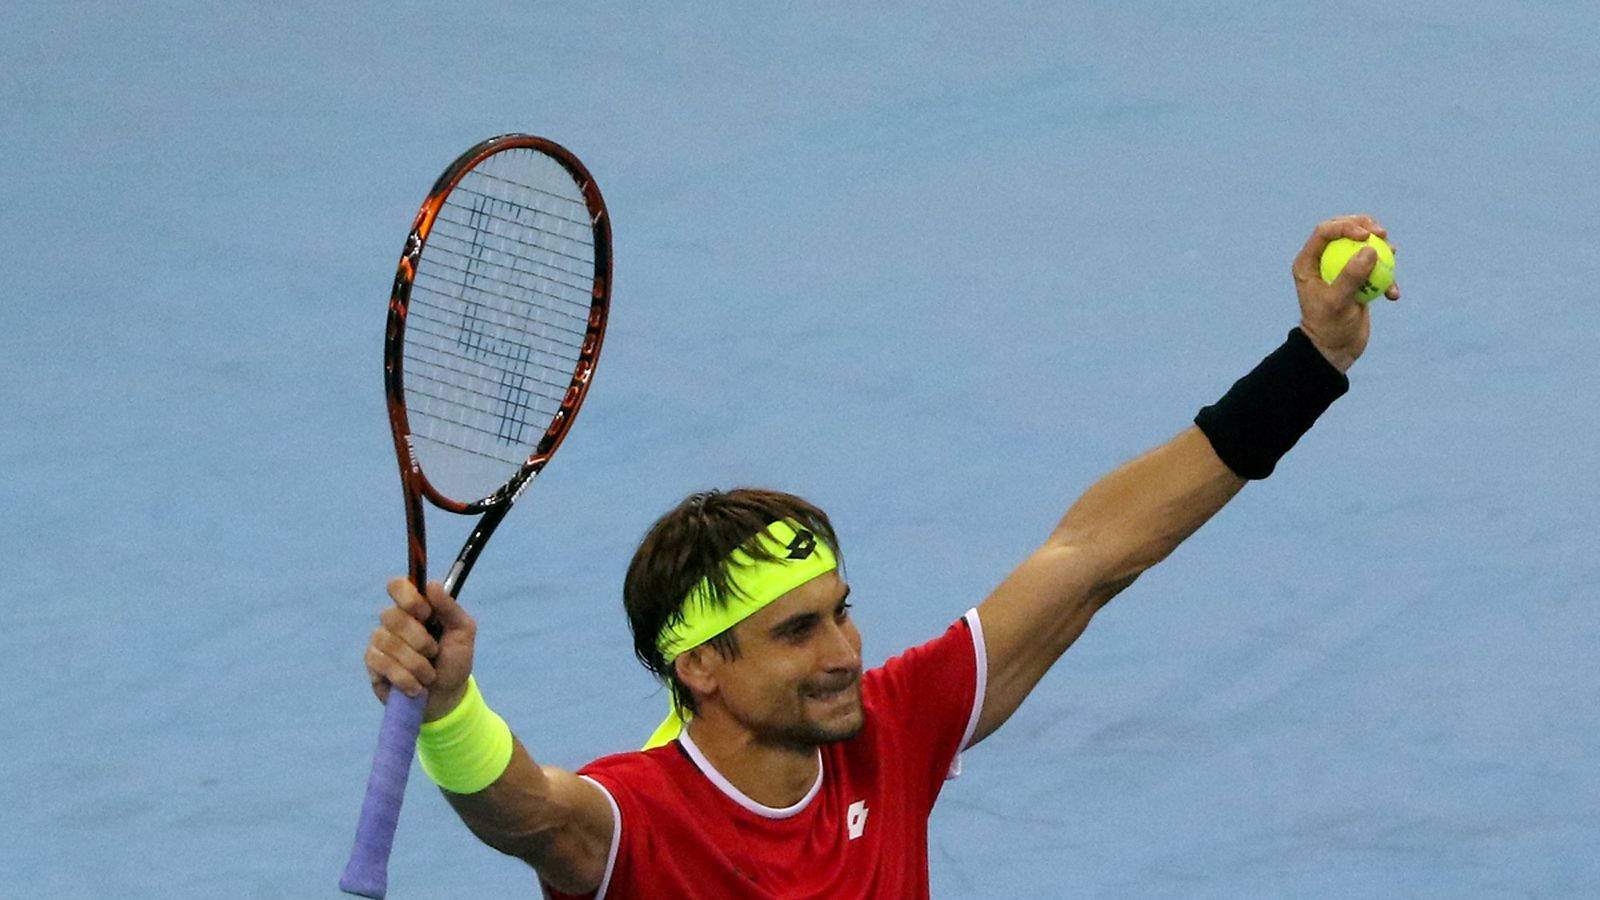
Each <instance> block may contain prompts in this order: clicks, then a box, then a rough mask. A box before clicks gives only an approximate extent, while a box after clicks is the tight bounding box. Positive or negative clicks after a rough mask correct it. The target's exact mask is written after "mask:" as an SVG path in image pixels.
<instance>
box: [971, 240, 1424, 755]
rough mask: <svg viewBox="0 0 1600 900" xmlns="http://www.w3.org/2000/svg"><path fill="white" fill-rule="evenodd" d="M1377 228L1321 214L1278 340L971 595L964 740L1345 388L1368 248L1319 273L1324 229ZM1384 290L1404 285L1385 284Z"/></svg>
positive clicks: (1362, 320) (1363, 328)
mask: <svg viewBox="0 0 1600 900" xmlns="http://www.w3.org/2000/svg"><path fill="white" fill-rule="evenodd" d="M1369 233H1370V234H1377V235H1379V236H1380V237H1383V236H1386V233H1385V231H1384V229H1383V227H1382V226H1381V225H1379V224H1378V223H1377V222H1376V221H1374V220H1373V219H1371V218H1370V217H1367V216H1346V217H1341V218H1337V219H1330V220H1328V221H1326V222H1322V223H1321V224H1319V225H1317V227H1316V229H1315V230H1313V232H1312V234H1311V237H1310V239H1308V240H1307V241H1306V243H1305V246H1304V247H1302V248H1301V250H1300V253H1299V254H1298V255H1297V256H1296V257H1295V260H1294V263H1293V265H1292V273H1293V275H1294V281H1295V288H1296V291H1297V293H1298V294H1299V299H1300V327H1299V328H1298V329H1297V330H1296V331H1295V332H1293V333H1291V335H1290V338H1289V340H1288V341H1287V342H1286V343H1285V344H1284V346H1283V347H1281V348H1279V349H1278V350H1277V351H1275V352H1274V353H1273V354H1272V355H1270V356H1268V357H1267V359H1266V360H1264V361H1263V362H1262V364H1261V365H1260V366H1258V367H1257V368H1256V369H1255V370H1254V371H1253V372H1251V373H1250V374H1249V375H1247V376H1246V377H1245V378H1243V379H1240V381H1239V382H1238V383H1237V384H1235V385H1234V387H1233V389H1232V390H1230V391H1229V392H1228V393H1227V395H1225V396H1224V397H1223V399H1222V400H1220V401H1218V402H1217V403H1216V404H1214V405H1213V406H1210V407H1207V408H1206V409H1205V410H1203V411H1202V412H1201V414H1200V416H1198V417H1196V423H1197V424H1196V426H1194V427H1190V428H1187V429H1185V430H1184V431H1182V432H1181V433H1179V434H1178V435H1177V436H1176V437H1174V438H1173V439H1172V440H1170V441H1168V442H1167V443H1165V444H1162V445H1161V446H1159V447H1157V448H1155V449H1154V450H1151V451H1149V452H1148V453H1145V454H1144V455H1142V456H1139V457H1137V458H1135V459H1133V460H1131V461H1129V462H1127V463H1124V464H1123V465H1121V466H1119V467H1118V468H1117V469H1116V470H1114V471H1112V472H1111V473H1110V474H1109V475H1106V476H1105V477H1103V478H1101V479H1100V480H1099V481H1098V482H1096V483H1095V484H1094V485H1093V486H1092V487H1090V488H1089V490H1088V491H1086V492H1085V493H1084V494H1083V496H1081V497H1079V498H1078V500H1077V502H1075V503H1073V504H1072V506H1071V508H1069V509H1068V510H1067V513H1066V515H1065V516H1064V517H1062V519H1061V521H1060V523H1059V524H1057V525H1056V527H1055V530H1054V531H1053V532H1051V534H1050V536H1049V538H1048V539H1047V540H1046V541H1045V543H1044V545H1043V546H1041V547H1040V548H1039V549H1038V550H1036V551H1035V552H1034V553H1033V554H1032V555H1031V556H1029V557H1028V558H1027V559H1026V560H1024V561H1023V563H1022V565H1021V566H1019V567H1018V568H1017V569H1016V571H1014V572H1012V573H1011V574H1010V575H1009V576H1008V577H1007V578H1006V579H1005V580H1004V581H1003V582H1001V584H1000V586H999V587H997V588H996V589H995V590H994V592H993V593H992V594H990V595H989V597H988V599H986V600H985V601H984V602H983V604H982V605H981V606H979V607H978V617H979V619H980V620H981V622H982V623H983V633H984V643H985V647H986V649H987V652H988V687H987V690H986V693H985V694H984V699H983V710H982V712H981V713H980V714H979V718H978V726H977V728H976V730H975V731H974V734H973V739H972V743H977V742H978V741H980V740H982V739H983V738H985V737H987V736H988V735H989V734H991V733H992V732H993V731H994V730H995V729H996V728H999V727H1000V725H1001V724H1003V723H1004V722H1005V721H1006V720H1007V719H1008V718H1010V716H1011V714H1012V713H1013V712H1015V711H1016V709H1017V707H1018V706H1019V705H1021V703H1022V701H1023V699H1024V698H1026V697H1027V695H1028V693H1029V692H1030V691H1032V690H1033V687H1034V685H1036V684H1038V682H1039V679H1040V678H1042V677H1044V673H1045V672H1046V671H1048V670H1049V668H1050V666H1051V665H1053V664H1054V663H1055V661H1056V660H1057V659H1059V658H1060V656H1061V654H1062V653H1064V652H1066V650H1067V648H1068V647H1070V646H1072V643H1073V641H1075V640H1077V638H1078V635H1080V634H1082V633H1083V630H1084V628H1085V627H1087V626H1088V624H1089V619H1090V618H1091V617H1093V616H1094V614H1095V612H1097V611H1098V610H1099V609H1100V608H1101V607H1102V606H1104V605H1105V604H1106V603H1107V602H1108V601H1110V600H1111V598H1112V597H1115V596H1116V595H1117V594H1118V593H1120V592H1121V591H1122V590H1123V589H1124V588H1126V587H1127V586H1128V585H1130V584H1132V583H1133V582H1134V580H1135V579H1136V578H1138V577H1139V575H1140V574H1141V573H1143V572H1144V571H1145V570H1146V569H1148V568H1150V567H1151V566H1153V565H1155V564H1156V563H1158V562H1160V561H1161V560H1163V559H1165V558H1166V557H1167V556H1168V554H1170V553H1171V552H1172V551H1173V550H1174V549H1176V548H1177V546H1178V545H1179V544H1180V543H1182V542H1183V541H1184V539H1185V538H1187V537H1188V536H1189V535H1191V534H1193V533H1194V532H1195V531H1196V530H1197V529H1198V528H1199V527H1200V526H1201V525H1203V524H1205V522H1206V520H1208V519H1210V518H1211V517H1212V516H1213V515H1215V514H1216V512H1217V511H1218V510H1220V509H1221V508H1222V507H1223V505H1225V504H1226V503H1227V502H1228V501H1229V500H1230V499H1232V498H1233V496H1234V495H1235V494H1237V493H1238V492H1239V489H1240V488H1242V487H1243V486H1244V484H1245V481H1246V479H1247V478H1262V477H1265V476H1266V475H1267V474H1269V473H1270V472H1271V470H1272V466H1273V464H1274V463H1275V462H1276V460H1277V458H1278V457H1279V456H1281V455H1282V454H1283V453H1284V452H1286V451H1287V450H1288V449H1289V447H1290V446H1291V445H1293V443H1294V441H1295V440H1296V439H1297V438H1298V437H1299V436H1300V434H1302V433H1303V432H1304V431H1305V429H1307V428H1309V427H1310V425H1311V423H1312V421H1314V420H1315V419H1316V416H1317V414H1319V413H1320V412H1321V411H1322V410H1323V409H1325V408H1326V407H1327V405H1328V404H1329V403H1331V402H1332V400H1333V399H1334V398H1335V397H1337V396H1338V395H1339V394H1340V393H1342V392H1343V389H1344V385H1345V381H1344V374H1343V373H1344V372H1345V371H1347V370H1348V369H1349V368H1350V365H1351V364H1352V363H1354V362H1355V360H1356V358H1357V357H1359V356H1360V355H1361V353H1362V351H1363V350H1364V349H1365V348H1366V344H1367V337H1368V334H1369V332H1370V319H1369V316H1368V310H1367V307H1366V306H1365V305H1364V304H1361V303H1358V302H1356V299H1355V297H1356V293H1357V292H1358V291H1359V290H1360V288H1361V286H1362V284H1363V283H1364V282H1365V281H1366V279H1367V276H1368V275H1370V274H1371V272H1372V267H1373V265H1374V263H1375V262H1376V255H1375V254H1374V252H1373V251H1372V250H1370V249H1365V250H1362V251H1361V252H1360V253H1359V254H1357V255H1356V257H1355V258H1354V259H1353V260H1352V261H1351V262H1350V263H1349V264H1348V265H1347V266H1346V268H1345V270H1344V273H1343V274H1342V275H1340V277H1339V278H1338V279H1337V280H1335V281H1334V283H1333V284H1331V285H1330V284H1326V283H1324V282H1323V281H1322V278H1321V276H1320V273H1319V271H1318V269H1319V261H1320V259H1321V257H1322V250H1323V248H1324V247H1326V246H1327V244H1328V242H1329V241H1331V240H1333V239H1335V238H1339V237H1349V238H1354V239H1356V240H1364V239H1365V238H1366V237H1367V235H1368V234H1369ZM1388 297H1389V299H1391V300H1398V299H1399V297H1400V291H1399V289H1398V288H1397V287H1391V288H1390V289H1389V291H1388Z"/></svg>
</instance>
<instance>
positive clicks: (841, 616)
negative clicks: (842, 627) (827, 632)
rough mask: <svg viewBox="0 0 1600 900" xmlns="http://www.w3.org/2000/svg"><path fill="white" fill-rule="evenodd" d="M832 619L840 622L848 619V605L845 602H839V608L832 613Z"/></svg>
mask: <svg viewBox="0 0 1600 900" xmlns="http://www.w3.org/2000/svg"><path fill="white" fill-rule="evenodd" d="M833 617H834V618H835V619H837V620H839V621H840V622H843V621H844V620H845V619H848V618H850V604H849V603H846V602H841V603H840V604H839V608H838V609H836V610H834V611H833Z"/></svg>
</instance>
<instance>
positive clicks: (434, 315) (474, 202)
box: [339, 134, 611, 897]
mask: <svg viewBox="0 0 1600 900" xmlns="http://www.w3.org/2000/svg"><path fill="white" fill-rule="evenodd" d="M610 300H611V220H610V217H609V216H608V215H607V214H606V207H605V202H604V201H603V200H602V199H601V197H600V190H599V188H597V187H596V186H595V183H594V179H593V178H591V177H590V175H589V172H588V170H587V169H585V168H584V167H583V164H582V163H580V162H579V161H578V159H577V157H575V156H573V155H572V154H571V153H569V152H568V151H567V150H566V149H564V148H562V147H561V146H559V145H557V144H555V143H552V142H551V141H547V140H544V139H543V138H537V137H533V136H531V135H526V134H506V135H501V136H499V137H494V138H490V139H489V140H486V141H484V142H482V143H480V144H478V145H477V146H475V147H473V148H472V149H470V150H468V151H467V152H466V153H463V154H462V155H461V156H460V157H459V158H458V159H456V161H455V162H453V163H451V164H450V167H449V168H447V169H445V171H444V174H443V175H440V176H439V180H438V181H437V182H435V183H434V185H433V190H432V191H430V192H429V194H428V199H426V200H425V201H423V203H422V209H421V210H419V211H418V212H417V218H416V221H415V222H413V223H412V225H411V233H410V235H409V236H408V237H407V238H406V244H405V251H404V253H402V255H401V256H400V265H399V267H398V268H397V269H396V271H395V276H394V286H393V289H392V291H391V293H390V295H389V319H388V330H387V333H386V336H385V340H384V347H383V371H384V392H385V393H386V394H387V395H388V405H389V424H390V427H391V429H392V431H393V432H394V449H395V453H396V454H397V455H398V457H399V460H400V481H401V484H402V485H403V487H404V490H405V506H406V530H407V532H408V536H409V538H410V540H409V551H410V576H411V581H412V582H413V583H415V584H416V586H417V589H418V590H421V589H422V587H423V585H424V584H425V583H426V580H427V549H426V548H427V542H426V540H425V538H424V529H423V516H422V500H423V498H427V499H428V501H429V502H431V503H433V505H435V506H437V507H439V508H440V509H444V510H448V511H450V512H453V513H460V514H462V515H481V518H480V519H479V520H478V523H477V525H476V527H474V528H473V530H472V534H471V535H470V536H469V537H468V538H467V541H466V544H465V545H464V546H462V548H461V552H460V553H459V554H458V555H457V556H456V561H455V563H454V564H453V565H451V566H450V569H449V571H448V572H447V574H446V575H445V578H444V588H445V590H447V591H449V592H450V594H451V596H456V595H457V594H458V593H459V592H460V590H461V586H462V584H463V583H464V582H465V581H466V580H467V573H469V572H470V571H472V564H473V563H474V562H475V561H476V560H477V558H478V554H479V553H480V552H482V550H483V547H484V544H485V543H486V542H487V541H488V540H489V536H490V535H491V534H493V533H494V530H495V527H496V526H498V525H499V524H500V521H501V520H502V519H504V518H505V515H506V512H507V511H509V510H510V509H511V505H512V504H513V503H515V502H516V500H517V498H518V497H520V496H521V495H522V492H523V491H524V490H526V489H527V487H528V485H529V484H531V483H532V482H533V479H534V476H536V475H538V474H539V472H540V471H541V470H542V469H543V468H544V466H545V464H546V463H547V462H549V461H550V457H551V455H552V454H554V453H555V452H556V448H557V447H558V446H560V444H561V441H562V439H563V438H564V437H566V434H567V431H568V429H570V428H571V427H572V421H573V419H574V418H575V417H576V416H577V414H578V407H579V406H581V405H582V403H583V398H584V395H585V394H586V393H587V392H588V390H589V382H590V379H591V378H592V377H593V375H594V367H595V361H596V359H597V358H598V357H599V354H600V344H601V341H602V340H603V338H604V337H605V330H606V312H607V310H608V307H609V306H610ZM429 629H430V630H431V631H434V632H435V636H437V629H438V623H437V622H430V623H429ZM426 701H427V695H426V694H423V695H422V696H420V697H416V698H412V697H407V696H406V695H404V694H402V693H401V692H400V691H391V692H390V693H389V700H388V702H387V704H386V705H385V707H384V713H383V726H382V728H381V729H380V731H379V733H378V750H377V753H376V755H375V756H374V758H373V760H372V775H371V777H370V778H369V779H368V781H367V794H366V799H365V800H364V801H363V802H362V805H361V821H360V824H359V825H358V826H357V828H356V840H355V847H354V849H353V850H352V851H351V853H350V861H349V863H348V864H347V865H346V867H345V870H344V876H343V877H342V878H341V879H340V880H339V887H340V888H341V889H343V890H345V891H347V892H349V893H352V894H359V895H361V896H363V897H382V896H383V895H384V892H385V891H386V890H387V887H388V861H389V851H390V849H391V848H392V846H393V843H394V833H395V824H396V822H397V821H398V820H399V817H400V804H401V801H402V800H403V799H404V796H405V787H406V778H407V776H408V775H409V774H410V771H411V757H412V756H413V754H414V752H415V749H416V740H417V732H418V730H419V729H420V727H421V724H422V710H423V705H424V704H425V703H426Z"/></svg>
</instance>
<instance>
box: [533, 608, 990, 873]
mask: <svg viewBox="0 0 1600 900" xmlns="http://www.w3.org/2000/svg"><path fill="white" fill-rule="evenodd" d="M985 662H986V660H985V656H984V647H983V631H982V628H981V627H980V625H979V622H978V614H977V611H976V610H973V611H971V612H968V613H967V614H966V616H965V617H963V618H962V619H960V620H958V621H957V622H956V623H955V624H953V625H951V626H950V628H949V629H948V630H947V631H946V632H945V633H944V634H943V635H941V636H940V637H937V638H935V639H934V640H932V641H929V642H928V643H926V644H923V645H922V646H920V647H913V648H911V649H910V650H907V651H906V652H904V653H902V654H900V655H899V656H897V657H895V658H893V659H891V660H889V661H888V662H886V663H884V664H883V666H881V667H880V668H877V669H872V670H870V671H868V672H866V673H864V674H863V675H862V678H861V700H862V704H863V706H864V707H865V710H866V723H865V725H864V726H863V727H862V729H861V733H860V734H858V735H856V736H855V737H853V738H851V739H850V740H848V741H841V742H839V743H834V744H827V745H824V746H823V747H821V748H820V749H819V751H818V752H819V755H820V756H821V761H822V766H821V774H820V775H819V776H818V778H817V782H816V784H815V785H813V786H812V788H811V790H810V791H809V792H808V793H807V794H806V796H805V797H804V799H802V800H801V801H800V802H799V803H796V804H795V805H794V806H791V807H789V808H787V809H773V808H771V807H766V806H762V805H761V804H759V803H756V802H755V801H754V800H751V799H750V798H749V797H746V796H745V795H744V794H743V793H741V792H740V791H739V789H738V788H735V787H734V786H733V785H732V784H731V783H729V782H728V780H727V779H726V778H723V777H722V775H721V774H720V773H718V772H717V770H716V769H715V768H713V767H712V766H711V764H710V763H709V762H708V761H707V760H706V758H705V756H704V754H702V753H701V752H700V750H699V748H698V747H696V746H695V745H694V742H693V741H692V740H691V739H690V738H689V735H688V733H687V732H685V733H684V734H683V735H682V736H680V737H679V738H678V739H677V740H676V741H673V742H672V743H670V744H667V745H665V746H662V747H656V748H655V749H653V750H645V751H636V752H633V753H621V754H617V755H615V756H607V757H604V758H602V759H598V760H595V761H594V762H592V763H590V764H589V765H587V766H584V767H583V768H582V769H580V770H579V771H578V774H579V775H582V776H584V777H585V778H588V779H589V780H590V781H592V782H594V783H595V784H596V785H598V786H599V787H600V789H601V790H602V791H604V792H605V794H606V796H607V797H608V798H609V799H610V801H611V808H612V812H613V815H614V821H615V823H616V824H615V831H614V832H613V833H612V837H611V856H610V860H609V861H608V862H607V864H606V874H605V879H604V881H602V882H601V884H600V889H599V890H598V891H596V892H595V893H594V894H590V895H587V896H591V897H596V898H606V900H632V898H651V900H673V898H690V897H693V898H735V897H737V898H778V897H782V898H803V897H814V898H828V900H848V898H869V897H875V898H895V900H900V898H919V897H921V898H925V897H927V896H928V814H929V813H930V812H931V811H932V810H933V803H934V800H935V799H937V798H938V796H939V789H940V788H941V787H942V786H943V785H944V782H945V780H946V779H947V778H953V777H955V775H956V774H958V773H959V770H960V760H959V758H958V754H959V753H960V751H961V750H962V749H963V748H965V747H966V745H967V742H968V741H970V740H972V733H973V729H974V728H976V727H977V724H978V712H979V708H980V706H981V704H982V700H983V692H984V682H985V678H986V667H985ZM545 893H546V896H548V897H552V898H565V897H569V896H571V895H568V894H562V893H560V892H558V891H555V890H553V889H551V888H550V887H549V886H545Z"/></svg>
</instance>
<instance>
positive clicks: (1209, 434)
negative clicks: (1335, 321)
mask: <svg viewBox="0 0 1600 900" xmlns="http://www.w3.org/2000/svg"><path fill="white" fill-rule="evenodd" d="M1348 390H1350V379H1348V378H1346V377H1345V376H1344V373H1343V372H1341V371H1339V370H1338V369H1337V368H1335V367H1334V365H1333V364H1332V363H1330V362H1328V360H1327V358H1326V357H1324V356H1323V355H1322V353H1321V351H1319V350H1318V349H1317V348H1316V347H1315V346H1314V345H1313V344H1312V343H1311V339H1310V338H1308V337H1306V335H1305V332H1303V331H1301V330H1300V329H1298V328H1296V329H1295V330H1293V331H1291V332H1289V339H1288V340H1286V341H1284V342H1283V346H1281V347H1279V348H1278V349H1276V350H1274V351H1272V352H1271V353H1270V354H1268V355H1267V358H1266V359H1263V360H1262V361H1261V364H1260V365H1258V366H1256V367H1255V368H1254V369H1251V370H1250V374H1248V375H1246V376H1244V377H1243V378H1241V379H1239V380H1238V381H1236V382H1234V383H1233V387H1231V388H1229V389H1228V392H1227V393H1226V394H1223V395H1222V399H1221V400H1218V401H1217V402H1216V403H1213V404H1211V405H1210V406H1207V407H1205V408H1204V409H1202V410H1200V414H1199V415H1197V416H1195V417H1194V424H1196V425H1198V426H1200V430H1201V431H1202V432H1204V433H1205V436H1206V439H1207V440H1209V441H1211V449H1213V450H1215V451H1216V452H1217V456H1218V457H1219V458H1220V459H1221V460H1222V462H1223V463H1224V464H1226V465H1227V467H1228V468H1230V469H1232V470H1233V472H1234V474H1236V475H1238V476H1239V477H1240V478H1265V477H1267V476H1268V475H1271V474H1272V470H1273V468H1274V467H1275V466H1277V464H1278V460H1280V459H1282V458H1283V455H1284V454H1285V453H1288V452H1289V448H1290V447H1293V446H1294V444H1295V441H1298V440H1300V436H1301V435H1303V434H1305V433H1306V432H1307V431H1309V430H1310V429H1311V425H1312V423H1313V422H1315V421H1317V417H1318V416H1320V415H1322V413H1323V412H1324V411H1326V410H1327V408H1328V407H1329V406H1331V405H1333V401H1335V400H1337V399H1339V398H1340V397H1341V396H1343V395H1344V392H1345V391H1348Z"/></svg>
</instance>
